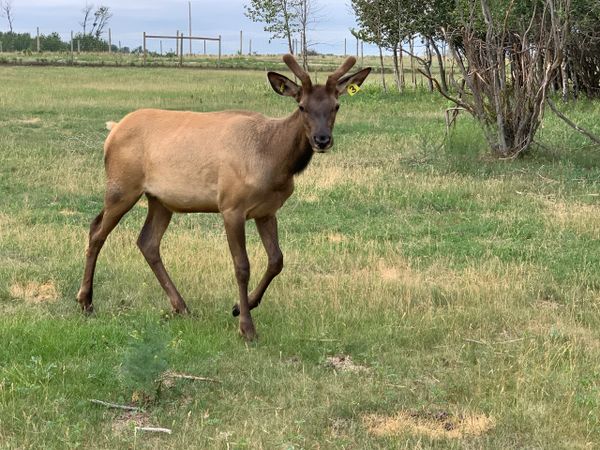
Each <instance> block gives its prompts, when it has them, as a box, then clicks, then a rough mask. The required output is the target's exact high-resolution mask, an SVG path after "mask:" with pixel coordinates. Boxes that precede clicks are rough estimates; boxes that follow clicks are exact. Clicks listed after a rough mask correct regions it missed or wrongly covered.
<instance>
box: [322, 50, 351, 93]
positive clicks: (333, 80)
mask: <svg viewBox="0 0 600 450" xmlns="http://www.w3.org/2000/svg"><path fill="white" fill-rule="evenodd" d="M354 64H356V58H355V57H354V56H348V57H347V58H346V60H345V61H344V62H343V63H342V65H341V66H340V67H339V68H338V69H337V70H336V71H335V72H333V73H332V74H331V75H329V77H327V84H326V86H327V89H329V90H333V89H335V85H336V84H337V82H338V80H339V79H340V78H342V76H344V74H345V73H346V72H348V71H349V70H350V69H352V66H354Z"/></svg>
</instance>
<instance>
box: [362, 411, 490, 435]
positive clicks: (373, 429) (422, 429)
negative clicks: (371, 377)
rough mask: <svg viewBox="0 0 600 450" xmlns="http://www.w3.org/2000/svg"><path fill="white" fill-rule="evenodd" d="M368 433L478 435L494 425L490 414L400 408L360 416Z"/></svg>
mask: <svg viewBox="0 0 600 450" xmlns="http://www.w3.org/2000/svg"><path fill="white" fill-rule="evenodd" d="M363 423H364V424H365V426H366V427H367V429H368V431H369V433H371V434H373V435H375V436H380V437H387V436H397V435H402V434H412V435H418V436H426V437H428V438H431V439H462V438H465V437H470V436H471V437H473V436H480V435H482V434H484V433H486V432H488V431H489V430H491V429H493V428H494V426H495V421H494V419H493V418H492V417H488V416H485V415H482V414H472V413H468V414H461V415H460V416H454V415H452V414H450V413H448V412H446V411H439V412H436V413H430V412H412V411H400V412H398V413H397V414H396V415H394V416H380V415H377V414H371V415H368V416H365V417H363Z"/></svg>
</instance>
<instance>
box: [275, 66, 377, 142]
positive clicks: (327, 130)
mask: <svg viewBox="0 0 600 450" xmlns="http://www.w3.org/2000/svg"><path fill="white" fill-rule="evenodd" d="M283 61H284V62H285V64H286V65H287V66H288V67H289V68H290V70H291V71H292V72H293V73H294V75H296V76H297V77H298V78H299V79H300V81H301V83H302V85H301V86H298V85H297V84H296V83H294V82H293V81H292V80H290V79H289V78H287V77H285V76H283V75H281V74H279V73H276V72H269V73H268V74H267V77H268V78H269V82H270V83H271V86H272V87H273V90H274V91H275V92H277V93H278V94H279V95H283V96H287V97H293V98H294V99H295V100H296V102H298V109H299V110H300V117H301V119H302V123H303V125H304V131H305V133H306V137H307V138H308V142H309V143H310V146H311V147H312V148H313V150H314V151H315V152H319V153H323V152H326V151H327V150H329V149H330V148H331V146H332V145H333V136H332V131H333V125H334V123H335V116H336V114H337V111H338V109H339V108H340V104H339V102H338V97H339V96H340V95H343V94H344V93H345V92H346V88H347V87H348V86H350V85H352V84H355V85H357V86H360V85H361V84H362V82H363V81H364V80H365V78H367V75H369V72H371V68H370V67H367V68H366V69H362V70H361V71H359V72H356V73H355V74H352V75H346V76H345V77H343V75H344V74H345V73H346V72H348V71H349V70H350V69H351V68H352V66H354V64H356V58H354V57H352V56H350V57H348V58H346V60H345V61H344V62H343V63H342V65H341V66H340V67H339V68H338V69H337V70H336V71H335V72H333V73H332V74H331V75H329V77H328V78H327V83H325V85H324V86H323V85H318V84H317V85H314V86H313V84H312V82H311V80H310V76H309V75H308V74H307V73H306V72H305V71H304V70H303V69H302V68H301V67H300V66H299V65H298V63H297V62H296V60H295V59H294V57H293V56H292V55H285V56H284V57H283ZM342 77H343V78H342Z"/></svg>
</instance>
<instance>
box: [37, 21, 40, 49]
mask: <svg viewBox="0 0 600 450" xmlns="http://www.w3.org/2000/svg"><path fill="white" fill-rule="evenodd" d="M36 40H37V51H38V53H39V52H40V27H37V38H36Z"/></svg>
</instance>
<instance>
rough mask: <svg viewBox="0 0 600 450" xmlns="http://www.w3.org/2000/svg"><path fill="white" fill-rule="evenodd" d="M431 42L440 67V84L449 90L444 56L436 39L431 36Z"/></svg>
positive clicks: (445, 89)
mask: <svg viewBox="0 0 600 450" xmlns="http://www.w3.org/2000/svg"><path fill="white" fill-rule="evenodd" d="M429 42H430V44H431V47H432V48H433V50H434V51H435V54H436V56H437V60H438V66H439V69H440V84H441V85H442V89H444V91H448V83H447V82H446V69H445V68H444V58H443V56H442V53H441V52H440V49H439V48H438V46H437V45H436V43H435V41H434V40H433V39H432V38H429Z"/></svg>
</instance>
